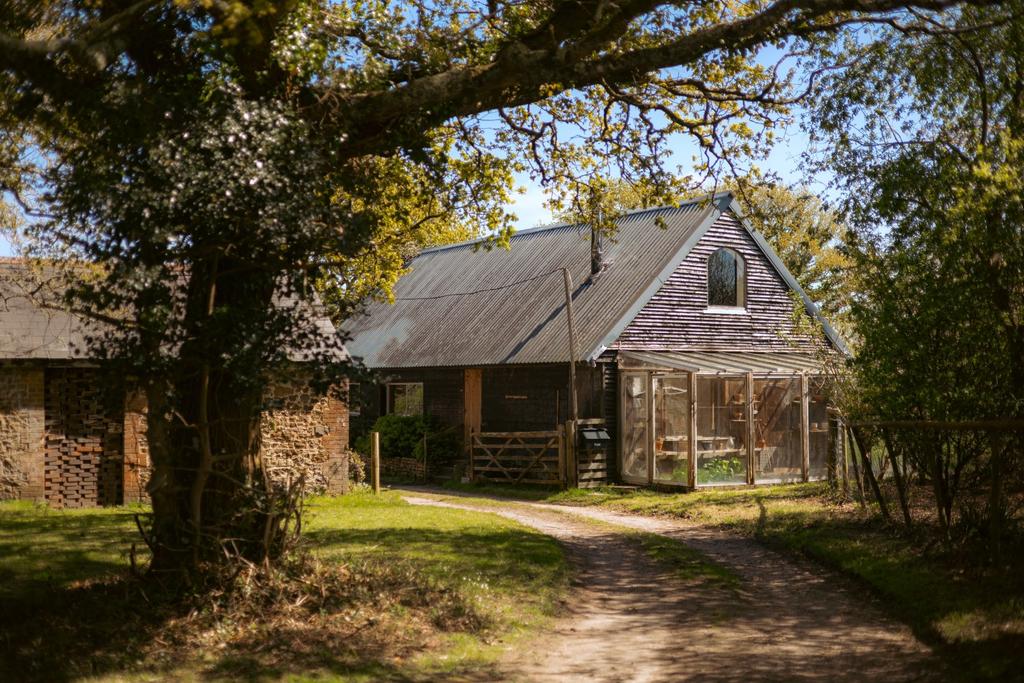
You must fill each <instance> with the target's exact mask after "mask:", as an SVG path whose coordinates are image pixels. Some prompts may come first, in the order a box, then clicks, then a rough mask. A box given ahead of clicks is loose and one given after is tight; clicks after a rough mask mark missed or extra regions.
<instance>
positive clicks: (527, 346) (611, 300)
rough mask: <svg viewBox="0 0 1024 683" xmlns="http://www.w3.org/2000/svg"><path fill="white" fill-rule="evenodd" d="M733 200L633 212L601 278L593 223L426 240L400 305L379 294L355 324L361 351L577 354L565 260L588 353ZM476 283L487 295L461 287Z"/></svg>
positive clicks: (530, 356)
mask: <svg viewBox="0 0 1024 683" xmlns="http://www.w3.org/2000/svg"><path fill="white" fill-rule="evenodd" d="M721 199H722V197H716V203H711V202H708V201H706V200H705V201H695V202H691V203H688V204H684V205H682V206H680V207H671V208H661V209H651V210H648V211H637V212H632V213H629V214H626V215H624V216H622V217H621V218H620V219H619V220H618V229H617V232H616V234H615V238H614V240H607V239H606V240H605V244H604V256H605V260H606V261H607V262H608V263H609V265H608V268H607V269H606V270H605V271H604V272H602V273H601V274H600V275H598V276H596V277H594V278H590V230H589V228H588V227H587V226H585V225H566V224H559V225H554V226H549V227H546V228H535V229H532V230H526V231H522V232H519V233H517V234H516V235H514V236H513V237H512V240H511V246H510V248H509V249H508V250H505V249H492V250H491V251H485V250H483V249H479V248H477V243H464V244H458V245H452V246H448V247H440V248H435V249H429V250H425V251H423V252H422V253H420V254H419V256H417V257H416V258H415V259H414V260H413V262H412V263H411V265H410V272H409V273H408V274H407V275H405V276H403V277H402V278H401V279H400V280H399V281H398V284H397V285H396V287H395V290H394V294H395V298H396V301H395V303H394V304H388V303H375V304H373V305H371V307H370V308H369V310H368V312H367V314H365V315H363V316H360V317H358V318H356V319H354V320H352V321H350V322H349V323H348V324H347V325H346V329H347V331H348V332H349V333H350V334H351V335H352V338H351V340H350V341H349V343H348V348H349V352H350V353H351V354H352V355H353V356H356V357H362V358H363V361H364V363H365V364H366V365H367V366H368V367H371V368H386V367H391V368H400V367H431V366H474V365H497V364H502V363H549V362H565V361H566V360H568V358H569V339H568V326H567V323H566V315H565V291H564V285H563V281H562V275H561V272H560V270H559V269H561V268H563V267H564V268H568V269H569V273H570V275H571V277H572V281H573V317H574V319H575V323H576V339H577V350H578V353H579V356H580V358H581V359H583V360H587V359H588V358H589V357H594V356H596V355H599V354H600V353H601V351H603V347H602V345H603V344H604V342H605V340H606V339H608V338H609V337H610V336H616V335H617V334H618V332H619V331H621V327H623V326H624V325H625V324H626V323H627V322H628V321H629V319H631V317H632V315H633V314H634V313H635V311H636V310H637V309H636V306H637V304H638V302H643V301H646V299H649V298H650V297H651V296H653V294H654V293H655V292H656V291H657V289H658V288H659V287H660V286H661V284H662V283H663V282H664V280H665V279H666V278H667V277H668V276H669V275H670V274H671V273H672V271H673V270H674V269H675V268H676V266H677V265H678V263H679V261H681V260H682V258H683V257H685V254H686V252H688V251H689V248H690V247H691V246H692V243H691V242H692V241H695V239H694V238H695V237H697V236H698V235H699V233H700V232H701V231H702V230H703V229H706V227H707V226H708V225H710V223H711V222H713V221H714V220H715V219H716V218H717V217H718V216H719V215H720V212H721V208H720V207H719V206H718V205H717V202H720V201H721ZM662 222H663V225H664V227H661V225H660V224H661V223H662ZM513 283H518V284H514V285H513V286H509V287H505V286H506V285H509V284H513ZM496 288H500V289H496ZM484 289H486V290H490V291H479V290H484ZM467 292H479V293H475V294H468V295H462V296H449V295H453V294H460V293H462V294H465V293H467ZM616 327H618V328H619V330H618V331H616V329H615V328H616Z"/></svg>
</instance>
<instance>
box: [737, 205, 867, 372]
mask: <svg viewBox="0 0 1024 683" xmlns="http://www.w3.org/2000/svg"><path fill="white" fill-rule="evenodd" d="M725 210H728V211H732V213H733V215H735V216H736V220H738V221H739V223H740V225H742V226H743V229H744V230H746V231H747V233H749V234H750V236H751V238H753V240H754V242H755V243H756V244H757V246H758V247H759V248H760V249H761V251H762V253H764V255H765V256H766V257H767V258H768V260H769V261H770V262H771V264H772V266H774V267H775V270H776V271H777V272H778V274H779V275H781V276H782V279H783V280H785V282H786V284H787V285H789V287H790V289H792V290H793V291H794V292H796V293H797V294H798V295H799V296H800V298H801V299H802V300H803V302H804V308H805V309H806V310H807V312H808V313H809V314H810V315H811V317H812V318H814V319H815V320H817V321H818V322H820V323H821V326H822V328H823V329H824V330H825V336H827V337H828V338H829V341H831V342H832V343H833V344H835V346H836V348H837V349H839V350H840V351H842V352H843V354H845V355H847V356H851V355H853V354H852V353H851V352H850V347H849V346H847V344H846V341H845V340H844V339H843V338H842V337H841V336H839V333H838V332H837V331H836V329H835V328H834V327H832V324H831V323H829V321H828V320H826V319H825V316H824V315H822V313H821V311H820V310H819V309H818V306H817V304H815V303H814V302H813V301H811V297H809V296H807V292H805V291H804V288H803V287H801V286H800V283H799V282H797V280H796V278H795V277H793V273H791V272H789V268H787V267H786V264H785V263H783V262H782V259H781V258H780V257H779V255H778V254H777V253H775V250H774V249H772V246H771V245H770V244H768V240H766V239H765V238H764V235H762V234H761V233H759V232H758V231H757V230H755V229H754V227H753V226H752V225H750V222H749V221H748V220H747V217H746V216H745V215H744V213H743V208H742V207H741V206H740V203H739V202H738V201H737V200H736V198H735V197H734V196H732V194H731V193H730V194H729V203H728V205H727V206H726V207H724V209H723V211H725Z"/></svg>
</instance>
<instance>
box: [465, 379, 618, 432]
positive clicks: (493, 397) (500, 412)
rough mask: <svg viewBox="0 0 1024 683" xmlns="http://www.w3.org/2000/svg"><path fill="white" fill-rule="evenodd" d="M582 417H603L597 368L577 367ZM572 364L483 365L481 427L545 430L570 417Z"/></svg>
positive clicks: (493, 429)
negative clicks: (570, 368)
mask: <svg viewBox="0 0 1024 683" xmlns="http://www.w3.org/2000/svg"><path fill="white" fill-rule="evenodd" d="M576 386H577V388H578V394H577V399H578V405H579V414H580V417H581V418H586V417H600V416H601V412H602V410H603V405H602V379H601V372H600V370H599V369H598V368H592V367H590V366H588V365H585V364H580V365H579V366H578V367H577V370H576ZM568 390H569V367H568V365H565V364H562V363H557V364H550V365H529V366H521V365H520V366H517V365H506V366H502V367H491V368H484V371H483V386H482V390H481V398H482V402H483V406H482V408H481V418H482V419H481V429H482V431H485V432H513V431H543V430H550V429H555V427H556V426H557V425H559V424H562V423H564V422H565V420H566V419H568V414H569V398H568Z"/></svg>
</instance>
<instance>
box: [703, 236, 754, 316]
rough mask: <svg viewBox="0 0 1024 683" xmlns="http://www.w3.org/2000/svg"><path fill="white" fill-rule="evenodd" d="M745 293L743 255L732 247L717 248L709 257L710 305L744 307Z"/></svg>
mask: <svg viewBox="0 0 1024 683" xmlns="http://www.w3.org/2000/svg"><path fill="white" fill-rule="evenodd" d="M745 294H746V277H745V273H744V267H743V257H742V256H740V255H739V254H737V253H736V252H735V251H733V250H732V249H727V248H725V247H722V248H721V249H716V250H715V251H714V253H712V254H711V256H709V257H708V306H709V307H715V306H720V307H726V308H742V307H743V306H744V304H745V301H744V299H745Z"/></svg>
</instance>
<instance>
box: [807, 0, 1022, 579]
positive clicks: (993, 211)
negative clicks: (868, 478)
mask: <svg viewBox="0 0 1024 683" xmlns="http://www.w3.org/2000/svg"><path fill="white" fill-rule="evenodd" d="M836 58H838V59H840V60H842V61H844V62H846V63H848V64H850V66H849V68H848V69H846V70H845V71H842V72H838V73H836V74H834V75H833V76H832V77H830V78H828V79H826V81H825V83H824V86H825V88H826V90H825V91H824V93H823V96H822V97H821V99H819V100H818V101H817V103H816V108H815V110H814V120H813V121H814V124H815V125H814V131H815V133H816V135H817V136H818V137H819V138H820V139H821V141H822V142H824V143H826V144H825V146H826V149H827V153H826V155H825V157H824V160H823V162H824V163H826V164H827V165H828V167H829V168H831V169H832V170H833V171H834V172H835V173H836V174H837V178H838V182H837V184H838V185H839V187H840V189H841V190H842V191H844V193H845V195H846V203H845V208H846V215H847V217H848V220H849V222H850V225H851V227H852V231H851V239H850V253H851V256H852V258H853V268H852V269H851V272H852V273H853V276H854V278H855V281H856V283H857V286H856V290H857V291H858V292H859V295H858V296H857V297H856V298H855V299H854V301H853V305H852V319H853V321H854V324H855V327H856V330H857V332H858V335H859V337H860V338H861V341H862V344H861V347H860V350H859V353H858V355H857V357H856V359H855V361H854V369H855V371H856V376H857V378H858V381H859V388H860V390H861V398H862V404H861V405H862V410H863V412H864V413H865V414H864V415H862V416H861V417H871V418H882V419H883V420H889V421H902V420H911V421H932V424H933V426H932V427H918V428H914V427H910V428H905V427H904V428H899V429H897V428H891V427H890V428H885V429H883V431H882V436H883V437H884V439H885V442H886V446H887V451H888V452H889V453H890V455H891V456H892V460H891V462H892V465H893V469H892V471H893V472H894V474H895V476H896V482H897V484H898V489H897V490H898V493H899V498H900V502H901V507H902V508H903V513H904V519H905V520H906V521H907V523H908V524H909V523H910V522H911V511H910V507H909V506H908V504H907V500H906V493H905V491H906V488H907V487H906V486H903V485H902V484H904V483H905V482H904V481H903V479H905V478H907V475H908V470H916V472H917V473H918V474H919V476H920V477H921V478H922V479H924V480H925V481H927V482H928V483H929V484H930V485H931V487H932V491H933V496H934V500H935V503H936V511H937V513H938V520H939V525H940V528H941V529H942V530H943V532H944V540H945V541H947V542H950V541H952V540H954V537H955V536H957V535H958V534H957V532H958V531H959V532H964V531H966V532H968V534H967V535H968V536H970V534H971V532H974V533H975V534H976V536H975V537H976V538H980V539H983V540H984V542H985V543H986V545H987V549H988V552H989V556H990V557H992V558H994V559H997V558H998V557H999V555H1000V551H999V548H1000V545H1001V539H1002V538H1003V536H1004V535H1005V533H1006V531H1007V529H1008V528H1009V527H1008V525H1006V524H1005V523H1004V520H1005V519H1006V518H1007V517H1008V516H1009V515H1010V514H1012V512H1011V511H1010V509H1009V508H1008V507H1007V503H1006V498H1005V496H1004V495H1003V493H1002V491H1003V489H1004V488H1005V487H1007V486H1010V485H1011V484H1009V483H1007V482H1012V485H1014V486H1019V485H1020V482H1021V481H1022V480H1024V469H1022V467H1021V463H1022V460H1021V458H1020V454H1021V443H1020V439H1019V438H1017V439H1016V440H1014V439H1012V438H1010V439H1007V438H1004V437H1002V436H1001V435H1000V434H998V433H990V434H986V433H985V432H984V431H980V432H972V431H962V430H939V429H935V428H934V423H935V422H940V423H949V422H958V421H964V420H978V419H982V420H984V419H989V420H992V419H1001V418H1020V417H1021V415H1022V414H1024V180H1022V178H1024V176H1022V173H1021V168H1024V166H1022V162H1024V98H1022V93H1024V4H1021V3H1020V2H1019V1H1012V2H1008V3H1005V4H1003V5H1002V6H1000V7H998V8H975V7H965V8H962V9H961V10H960V11H957V12H953V13H950V14H949V15H948V16H943V17H935V16H924V15H913V16H911V17H909V18H907V19H906V20H905V21H900V22H892V23H891V24H890V25H888V26H886V27H884V28H880V29H878V30H877V31H876V32H875V33H874V35H871V36H870V39H866V38H865V36H864V35H856V36H850V38H849V39H848V40H847V41H846V43H845V45H843V46H842V48H841V51H840V54H838V55H837V54H829V55H828V56H827V59H828V60H829V61H830V62H831V61H832V60H835V59H836ZM918 423H919V422H918ZM1011 455H1012V456H1013V457H1010V456H1011ZM901 463H902V468H903V471H902V472H901V471H900V465H901ZM965 488H966V489H972V490H975V491H976V490H978V489H979V488H982V489H987V490H988V491H989V495H988V496H987V498H986V501H985V503H984V504H981V505H979V504H978V503H977V497H976V496H962V495H961V491H963V490H964V489H965ZM979 521H983V522H984V523H979Z"/></svg>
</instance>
